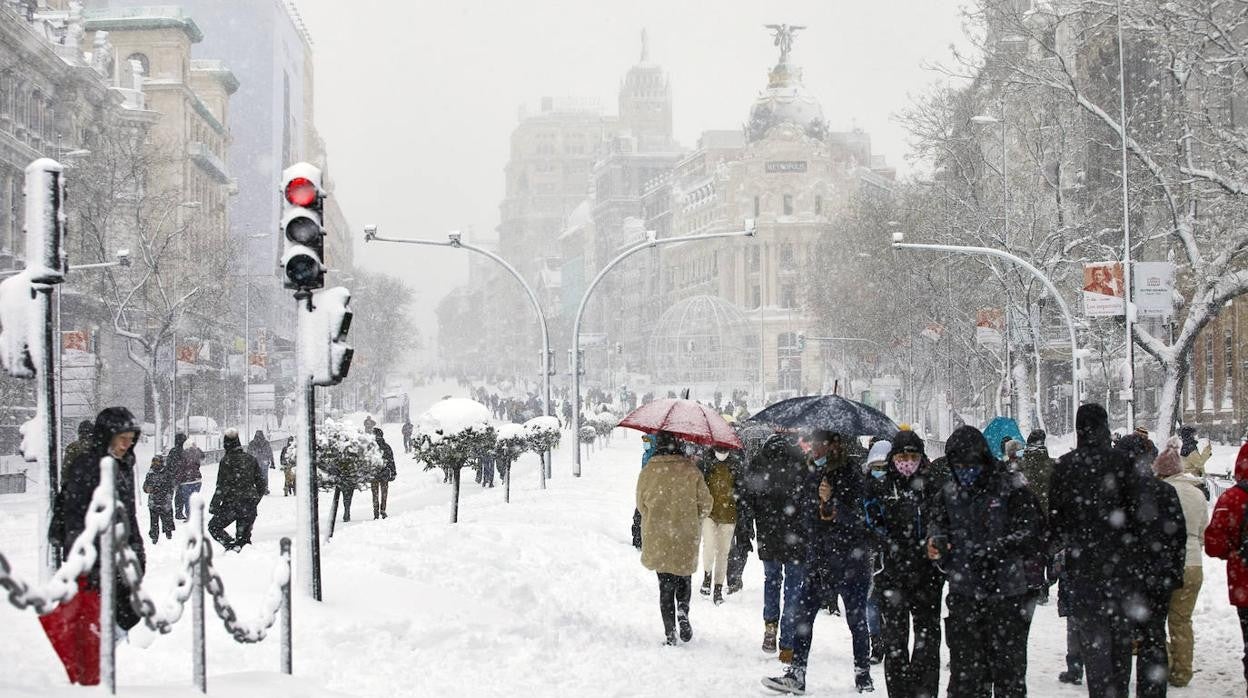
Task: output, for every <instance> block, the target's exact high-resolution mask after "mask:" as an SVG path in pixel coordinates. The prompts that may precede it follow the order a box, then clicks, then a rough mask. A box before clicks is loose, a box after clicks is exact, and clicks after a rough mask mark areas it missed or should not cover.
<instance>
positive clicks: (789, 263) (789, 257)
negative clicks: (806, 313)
mask: <svg viewBox="0 0 1248 698" xmlns="http://www.w3.org/2000/svg"><path fill="white" fill-rule="evenodd" d="M795 266H796V264H795V263H794V261H793V243H790V242H786V243H783V244H781V245H780V268H781V269H782V270H784V271H791V270H792V269H793V268H794V267H795ZM785 307H790V308H791V307H793V306H785Z"/></svg>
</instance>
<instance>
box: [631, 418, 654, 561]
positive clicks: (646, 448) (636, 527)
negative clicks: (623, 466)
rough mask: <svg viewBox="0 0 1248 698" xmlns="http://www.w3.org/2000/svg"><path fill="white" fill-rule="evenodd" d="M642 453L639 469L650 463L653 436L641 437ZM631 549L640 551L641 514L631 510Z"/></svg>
mask: <svg viewBox="0 0 1248 698" xmlns="http://www.w3.org/2000/svg"><path fill="white" fill-rule="evenodd" d="M641 443H642V444H643V446H642V451H641V467H643V468H644V467H646V463H649V462H650V457H651V456H653V455H654V449H655V445H654V444H655V441H654V434H642V435H641ZM632 533H633V547H634V548H637V549H638V550H641V512H640V511H638V510H636V509H633V531H632Z"/></svg>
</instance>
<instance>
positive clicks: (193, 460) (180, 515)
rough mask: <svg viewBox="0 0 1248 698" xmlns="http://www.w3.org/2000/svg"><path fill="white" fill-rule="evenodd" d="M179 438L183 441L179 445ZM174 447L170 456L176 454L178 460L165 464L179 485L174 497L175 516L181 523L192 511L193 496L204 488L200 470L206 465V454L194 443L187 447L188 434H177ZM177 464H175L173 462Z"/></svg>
mask: <svg viewBox="0 0 1248 698" xmlns="http://www.w3.org/2000/svg"><path fill="white" fill-rule="evenodd" d="M179 437H180V438H181V439H182V441H181V443H179V441H178V439H179ZM173 443H174V447H173V448H172V449H170V454H174V452H175V451H176V452H178V453H176V458H174V459H172V460H170V459H166V461H165V464H166V465H167V466H168V467H169V469H170V470H172V471H173V473H174V480H176V481H177V483H178V491H177V493H176V494H174V497H173V500H174V501H173V515H174V518H175V519H178V520H179V521H186V520H187V518H188V517H189V516H190V511H191V495H193V494H195V493H196V492H198V491H199V490H200V488H201V487H203V479H204V478H203V475H202V474H201V473H200V468H201V467H202V466H203V464H204V452H203V451H201V450H199V446H196V445H195V444H194V442H192V443H191V445H190V446H185V445H184V444H185V443H186V434H177V435H175V436H174V437H173ZM174 460H176V461H177V462H176V463H174V462H173V461H174Z"/></svg>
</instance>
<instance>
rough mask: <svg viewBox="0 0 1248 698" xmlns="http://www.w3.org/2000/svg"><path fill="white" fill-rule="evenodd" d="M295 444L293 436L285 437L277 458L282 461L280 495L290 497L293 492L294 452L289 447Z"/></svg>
mask: <svg viewBox="0 0 1248 698" xmlns="http://www.w3.org/2000/svg"><path fill="white" fill-rule="evenodd" d="M294 445H295V440H294V438H293V437H290V438H287V439H286V445H285V446H282V452H281V453H280V454H279V455H278V460H280V461H281V462H282V496H283V497H291V496H294V494H295V454H294V453H291V451H290V449H291V448H293V447H294Z"/></svg>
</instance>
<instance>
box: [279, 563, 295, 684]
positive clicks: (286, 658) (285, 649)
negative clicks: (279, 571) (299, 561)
mask: <svg viewBox="0 0 1248 698" xmlns="http://www.w3.org/2000/svg"><path fill="white" fill-rule="evenodd" d="M282 559H283V560H285V561H286V583H285V584H283V585H282V608H281V614H282V615H281V618H282V673H283V674H288V675H289V674H291V673H293V663H294V662H293V659H294V657H293V654H292V649H293V648H292V646H291V640H292V638H291V633H290V582H291V576H290V574H291V569H290V539H289V538H283V539H282Z"/></svg>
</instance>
